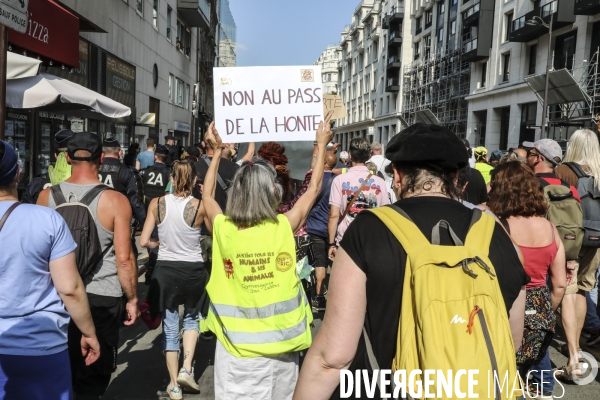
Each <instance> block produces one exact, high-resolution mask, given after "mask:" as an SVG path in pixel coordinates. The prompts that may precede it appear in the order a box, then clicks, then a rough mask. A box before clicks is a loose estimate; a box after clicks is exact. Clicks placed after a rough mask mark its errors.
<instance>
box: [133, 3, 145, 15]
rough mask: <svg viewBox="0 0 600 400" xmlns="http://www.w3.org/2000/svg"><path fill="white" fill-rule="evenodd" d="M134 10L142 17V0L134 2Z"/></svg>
mask: <svg viewBox="0 0 600 400" xmlns="http://www.w3.org/2000/svg"><path fill="white" fill-rule="evenodd" d="M135 9H136V11H137V12H138V13H140V14H141V15H144V0H135Z"/></svg>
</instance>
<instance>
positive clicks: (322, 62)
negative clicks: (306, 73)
mask: <svg viewBox="0 0 600 400" xmlns="http://www.w3.org/2000/svg"><path fill="white" fill-rule="evenodd" d="M341 60H342V49H341V48H340V47H339V46H337V45H334V44H330V45H329V46H327V48H326V49H325V51H323V53H322V54H321V56H320V57H319V59H318V60H317V62H316V63H315V65H318V66H320V67H321V76H322V79H323V93H324V94H338V92H339V83H338V73H339V71H338V64H339V62H340V61H341Z"/></svg>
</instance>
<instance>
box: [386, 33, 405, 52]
mask: <svg viewBox="0 0 600 400" xmlns="http://www.w3.org/2000/svg"><path fill="white" fill-rule="evenodd" d="M401 45H402V32H400V31H393V32H390V38H389V40H388V48H390V49H393V48H396V47H399V46H401Z"/></svg>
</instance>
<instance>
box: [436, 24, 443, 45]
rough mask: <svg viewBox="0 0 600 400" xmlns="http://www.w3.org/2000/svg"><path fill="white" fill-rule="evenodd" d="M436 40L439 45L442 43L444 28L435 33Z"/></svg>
mask: <svg viewBox="0 0 600 400" xmlns="http://www.w3.org/2000/svg"><path fill="white" fill-rule="evenodd" d="M437 39H438V42H440V43H441V42H442V41H444V28H440V29H438V32H437Z"/></svg>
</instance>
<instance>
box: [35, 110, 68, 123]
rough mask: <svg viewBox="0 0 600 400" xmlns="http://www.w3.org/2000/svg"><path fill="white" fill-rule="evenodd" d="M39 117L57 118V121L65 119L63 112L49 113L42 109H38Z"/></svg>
mask: <svg viewBox="0 0 600 400" xmlns="http://www.w3.org/2000/svg"><path fill="white" fill-rule="evenodd" d="M40 117H42V118H49V119H57V120H59V121H64V120H65V115H64V114H54V113H49V112H44V111H40Z"/></svg>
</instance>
